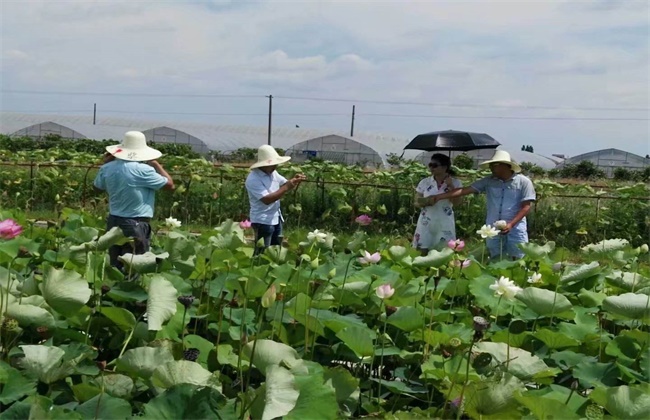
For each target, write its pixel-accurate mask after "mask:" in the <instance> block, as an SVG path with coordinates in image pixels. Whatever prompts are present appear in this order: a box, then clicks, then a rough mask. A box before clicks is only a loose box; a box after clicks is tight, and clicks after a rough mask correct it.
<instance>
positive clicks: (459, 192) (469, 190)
mask: <svg viewBox="0 0 650 420" xmlns="http://www.w3.org/2000/svg"><path fill="white" fill-rule="evenodd" d="M477 193H478V191H477V190H476V189H475V188H474V187H465V188H458V189H456V190H453V191H449V192H448V193H444V194H438V195H432V196H431V197H427V198H428V199H429V200H430V203H429V205H434V204H436V202H438V201H440V200H447V199H451V198H459V197H462V196H464V195H470V194H477Z"/></svg>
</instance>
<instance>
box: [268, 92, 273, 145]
mask: <svg viewBox="0 0 650 420" xmlns="http://www.w3.org/2000/svg"><path fill="white" fill-rule="evenodd" d="M268 98H269V133H268V141H267V144H268V145H269V146H270V145H271V125H272V119H273V95H269V96H268Z"/></svg>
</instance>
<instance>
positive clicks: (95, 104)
mask: <svg viewBox="0 0 650 420" xmlns="http://www.w3.org/2000/svg"><path fill="white" fill-rule="evenodd" d="M96 122H97V103H94V104H93V125H95V123H96Z"/></svg>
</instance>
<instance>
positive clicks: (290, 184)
mask: <svg viewBox="0 0 650 420" xmlns="http://www.w3.org/2000/svg"><path fill="white" fill-rule="evenodd" d="M306 179H307V177H306V176H305V175H303V174H297V175H296V176H294V177H293V178H291V179H290V180H289V181H287V188H288V189H289V190H293V189H294V188H296V187H298V185H300V183H301V182H302V181H304V180H306Z"/></svg>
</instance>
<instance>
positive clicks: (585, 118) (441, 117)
mask: <svg viewBox="0 0 650 420" xmlns="http://www.w3.org/2000/svg"><path fill="white" fill-rule="evenodd" d="M357 115H360V116H362V117H397V118H402V117H403V118H438V119H467V120H481V119H485V120H565V121H650V118H608V117H504V116H498V115H486V116H465V115H416V114H357Z"/></svg>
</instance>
